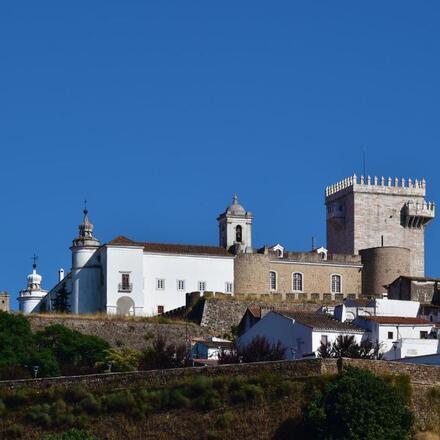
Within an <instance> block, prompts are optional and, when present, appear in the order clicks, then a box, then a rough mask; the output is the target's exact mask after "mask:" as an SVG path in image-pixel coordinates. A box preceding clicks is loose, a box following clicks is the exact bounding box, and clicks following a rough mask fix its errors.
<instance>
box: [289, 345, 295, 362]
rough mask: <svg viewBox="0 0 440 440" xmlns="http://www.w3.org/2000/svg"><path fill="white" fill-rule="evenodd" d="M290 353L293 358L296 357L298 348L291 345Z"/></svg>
mask: <svg viewBox="0 0 440 440" xmlns="http://www.w3.org/2000/svg"><path fill="white" fill-rule="evenodd" d="M290 354H291V355H292V360H295V359H296V350H295V349H294V348H293V347H290Z"/></svg>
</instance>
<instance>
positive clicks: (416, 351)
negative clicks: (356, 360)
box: [353, 301, 440, 360]
mask: <svg viewBox="0 0 440 440" xmlns="http://www.w3.org/2000/svg"><path fill="white" fill-rule="evenodd" d="M402 302H403V301H402ZM408 302H409V301H408ZM353 324H355V325H357V326H359V327H362V328H363V329H365V330H366V331H367V332H368V338H369V339H370V341H372V342H377V343H378V344H379V345H380V351H381V353H383V355H384V359H387V360H395V359H400V358H406V357H409V356H419V355H425V354H434V353H438V352H439V342H440V341H439V340H438V339H437V338H436V334H435V332H434V324H433V323H432V322H429V321H426V320H424V319H420V318H415V317H407V316H358V317H357V318H356V319H355V320H354V321H353Z"/></svg>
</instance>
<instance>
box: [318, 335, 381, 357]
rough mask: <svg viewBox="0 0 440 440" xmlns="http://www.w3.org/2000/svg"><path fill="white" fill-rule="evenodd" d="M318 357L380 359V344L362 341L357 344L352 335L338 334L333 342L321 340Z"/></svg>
mask: <svg viewBox="0 0 440 440" xmlns="http://www.w3.org/2000/svg"><path fill="white" fill-rule="evenodd" d="M318 357H321V358H329V357H334V358H340V357H346V358H363V359H380V358H382V354H381V353H380V345H379V344H377V343H373V342H371V341H362V342H361V343H360V344H358V343H357V342H356V339H355V337H354V336H353V335H351V336H348V335H339V336H338V337H337V338H336V341H335V342H333V344H330V342H327V343H323V342H321V346H320V347H319V348H318Z"/></svg>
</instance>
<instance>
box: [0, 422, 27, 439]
mask: <svg viewBox="0 0 440 440" xmlns="http://www.w3.org/2000/svg"><path fill="white" fill-rule="evenodd" d="M3 434H4V437H3V438H5V439H16V438H21V437H23V434H24V428H23V426H21V425H16V424H14V425H11V426H9V427H8V428H6V429H5V431H4V432H3Z"/></svg>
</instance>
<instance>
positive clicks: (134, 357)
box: [97, 347, 142, 372]
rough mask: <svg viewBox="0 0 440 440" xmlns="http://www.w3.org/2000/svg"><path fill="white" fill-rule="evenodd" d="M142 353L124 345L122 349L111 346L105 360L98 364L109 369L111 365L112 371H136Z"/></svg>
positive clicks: (101, 367)
mask: <svg viewBox="0 0 440 440" xmlns="http://www.w3.org/2000/svg"><path fill="white" fill-rule="evenodd" d="M141 355H142V353H141V352H140V351H137V350H132V349H131V348H128V347H123V348H122V349H121V350H115V349H113V348H110V349H109V350H106V355H105V361H104V362H99V363H98V364H97V366H98V368H100V369H107V368H108V365H109V364H110V365H111V371H115V372H117V371H136V370H137V369H138V367H139V360H140V358H141Z"/></svg>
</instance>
